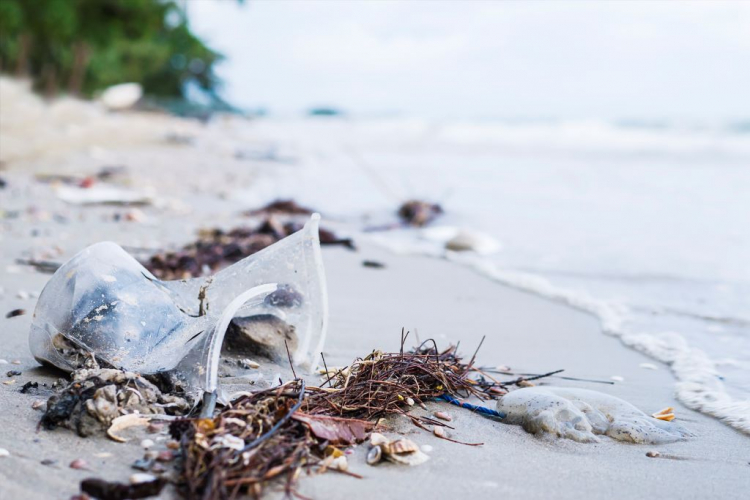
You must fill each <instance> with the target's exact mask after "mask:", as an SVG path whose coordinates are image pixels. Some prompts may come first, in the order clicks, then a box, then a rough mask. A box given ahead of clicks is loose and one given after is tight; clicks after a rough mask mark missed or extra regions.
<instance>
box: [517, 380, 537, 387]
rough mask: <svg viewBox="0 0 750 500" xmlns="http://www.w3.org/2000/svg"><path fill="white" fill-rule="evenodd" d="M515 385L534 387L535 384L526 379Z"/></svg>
mask: <svg viewBox="0 0 750 500" xmlns="http://www.w3.org/2000/svg"><path fill="white" fill-rule="evenodd" d="M516 385H518V387H535V386H536V384H535V383H533V382H529V381H528V380H520V381H519V382H518V384H516Z"/></svg>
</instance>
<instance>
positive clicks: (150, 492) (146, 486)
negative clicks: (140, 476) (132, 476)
mask: <svg viewBox="0 0 750 500" xmlns="http://www.w3.org/2000/svg"><path fill="white" fill-rule="evenodd" d="M166 484H167V481H166V479H164V478H160V477H159V478H156V479H154V480H153V481H145V482H141V483H135V484H125V483H116V482H109V481H105V480H103V479H94V478H89V479H84V480H83V481H81V491H82V492H84V493H86V494H88V495H91V496H92V497H94V498H98V499H99V500H126V499H138V498H148V497H153V496H156V495H158V494H159V493H161V490H162V489H164V486H165V485H166Z"/></svg>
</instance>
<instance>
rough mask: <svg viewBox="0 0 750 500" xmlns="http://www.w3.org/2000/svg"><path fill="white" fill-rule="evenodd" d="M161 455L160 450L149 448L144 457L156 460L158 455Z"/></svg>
mask: <svg viewBox="0 0 750 500" xmlns="http://www.w3.org/2000/svg"><path fill="white" fill-rule="evenodd" d="M158 456H159V452H158V451H154V450H148V451H147V452H146V453H144V454H143V458H144V459H146V460H156V457H158Z"/></svg>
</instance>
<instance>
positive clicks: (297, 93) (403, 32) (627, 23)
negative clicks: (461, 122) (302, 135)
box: [188, 0, 750, 119]
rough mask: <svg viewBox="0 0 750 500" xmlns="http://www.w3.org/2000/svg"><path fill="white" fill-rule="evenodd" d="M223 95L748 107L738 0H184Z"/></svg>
mask: <svg viewBox="0 0 750 500" xmlns="http://www.w3.org/2000/svg"><path fill="white" fill-rule="evenodd" d="M188 11H189V15H190V20H191V23H192V25H193V27H194V29H195V30H196V31H197V32H198V33H199V34H200V35H201V36H204V37H205V38H206V39H207V40H208V41H209V42H210V43H211V44H212V45H213V46H214V47H216V48H217V49H219V50H220V51H222V52H223V53H224V54H225V55H226V56H227V61H226V62H225V63H223V64H222V66H221V67H220V70H219V74H220V76H221V77H223V79H224V80H225V82H226V87H225V92H224V94H225V95H226V97H228V98H229V99H230V101H232V102H234V103H237V104H239V105H241V106H246V107H257V106H263V107H267V108H268V109H269V110H270V111H271V112H278V113H288V112H296V111H299V110H303V109H307V108H309V107H311V106H320V105H330V106H338V107H341V108H344V109H346V110H349V111H352V112H355V113H388V112H399V113H403V114H406V115H415V116H427V117H460V118H478V117H530V118H534V117H561V118H585V117H592V118H593V117H596V118H625V117H634V118H635V117H637V118H654V119H659V118H701V119H706V118H708V119H726V118H730V119H731V118H737V119H741V118H748V117H750V2H745V1H736V2H719V1H709V2H687V1H682V2H676V1H674V2H663V3H662V2H654V1H652V2H645V1H630V2H616V1H606V2H593V1H591V2H583V1H579V2H560V1H555V2H553V1H547V2H545V1H534V2H491V1H475V2H471V1H461V2H452V1H432V2H431V1H411V2H391V1H384V0H378V1H369V2H368V1H341V2H338V1H323V0H307V1H301V2H297V1H258V0H249V1H247V2H246V3H245V5H244V6H239V5H237V3H236V2H234V1H230V0H224V1H219V0H191V1H189V2H188Z"/></svg>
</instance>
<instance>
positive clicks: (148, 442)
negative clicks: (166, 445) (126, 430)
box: [141, 439, 154, 449]
mask: <svg viewBox="0 0 750 500" xmlns="http://www.w3.org/2000/svg"><path fill="white" fill-rule="evenodd" d="M153 445H154V442H153V441H152V440H150V439H144V440H143V441H141V448H146V449H149V448H151V447H152V446H153Z"/></svg>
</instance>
